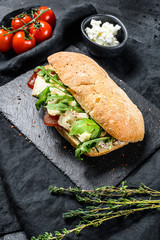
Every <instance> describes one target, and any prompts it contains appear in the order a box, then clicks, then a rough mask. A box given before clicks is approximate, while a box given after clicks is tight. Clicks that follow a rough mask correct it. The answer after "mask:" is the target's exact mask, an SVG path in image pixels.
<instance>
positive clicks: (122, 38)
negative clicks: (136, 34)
mask: <svg viewBox="0 0 160 240" xmlns="http://www.w3.org/2000/svg"><path fill="white" fill-rule="evenodd" d="M92 19H94V20H101V21H102V24H103V23H104V22H109V23H112V24H113V25H116V24H118V25H120V26H121V29H120V30H119V31H118V33H117V35H116V38H117V39H118V41H119V42H120V44H119V45H118V46H114V47H105V46H102V45H100V44H98V43H96V42H93V41H92V40H91V39H90V38H89V37H88V35H87V33H86V32H85V28H86V27H90V28H91V25H90V22H91V20H92ZM81 31H82V36H83V41H84V43H85V45H86V47H87V48H88V50H89V52H90V53H91V54H93V55H94V56H96V57H102V58H107V57H114V56H117V55H119V54H120V53H121V52H122V51H123V49H124V48H125V45H126V42H127V39H128V33H127V29H126V28H125V26H124V24H123V23H122V22H121V21H120V20H119V19H118V18H116V17H114V16H112V15H108V14H96V15H92V16H89V17H87V18H85V19H84V20H83V22H82V23H81Z"/></svg>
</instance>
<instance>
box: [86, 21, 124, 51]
mask: <svg viewBox="0 0 160 240" xmlns="http://www.w3.org/2000/svg"><path fill="white" fill-rule="evenodd" d="M90 25H91V26H92V27H91V28H89V27H87V28H86V29H85V31H86V33H87V35H88V37H89V38H90V39H91V40H92V41H94V42H96V43H98V44H100V45H102V46H106V47H113V46H118V45H119V44H120V43H119V41H118V40H117V38H116V35H117V32H118V30H120V29H121V27H120V26H119V25H118V24H116V25H115V26H114V25H113V24H112V23H109V22H105V23H103V24H102V22H101V21H96V20H94V19H92V20H91V22H90Z"/></svg>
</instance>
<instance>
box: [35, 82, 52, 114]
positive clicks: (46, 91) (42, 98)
mask: <svg viewBox="0 0 160 240" xmlns="http://www.w3.org/2000/svg"><path fill="white" fill-rule="evenodd" d="M50 92H51V91H50V89H49V86H48V87H46V88H45V89H44V90H43V91H42V92H41V93H40V94H39V95H38V98H39V99H38V101H37V102H36V104H35V106H36V108H37V110H38V111H39V110H40V108H41V105H44V104H45V102H46V99H47V96H48V94H49V93H50Z"/></svg>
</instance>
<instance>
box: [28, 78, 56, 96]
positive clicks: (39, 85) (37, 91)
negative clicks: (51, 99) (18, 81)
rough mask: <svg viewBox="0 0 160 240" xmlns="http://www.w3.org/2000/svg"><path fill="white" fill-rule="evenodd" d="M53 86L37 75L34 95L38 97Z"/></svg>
mask: <svg viewBox="0 0 160 240" xmlns="http://www.w3.org/2000/svg"><path fill="white" fill-rule="evenodd" d="M51 85H52V84H51V83H46V82H45V80H44V78H43V77H41V76H39V75H37V77H36V80H35V83H34V88H33V91H32V95H33V96H36V97H37V96H38V95H39V94H40V93H41V92H42V91H43V90H44V89H45V88H46V87H48V86H51Z"/></svg>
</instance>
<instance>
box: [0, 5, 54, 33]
mask: <svg viewBox="0 0 160 240" xmlns="http://www.w3.org/2000/svg"><path fill="white" fill-rule="evenodd" d="M48 10H50V8H47V9H45V10H42V11H41V13H40V14H39V15H37V17H35V18H34V19H33V20H32V21H30V22H28V23H26V24H25V25H23V26H22V27H20V28H18V29H15V30H13V31H10V32H8V33H6V34H3V36H6V35H9V34H11V33H15V32H18V31H20V30H24V28H25V27H26V26H28V25H30V24H31V23H34V22H35V21H36V20H37V19H38V18H39V17H40V16H41V15H42V14H43V13H45V12H47V11H48ZM2 28H3V29H4V30H6V28H5V27H4V26H2ZM7 31H8V29H7Z"/></svg>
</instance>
